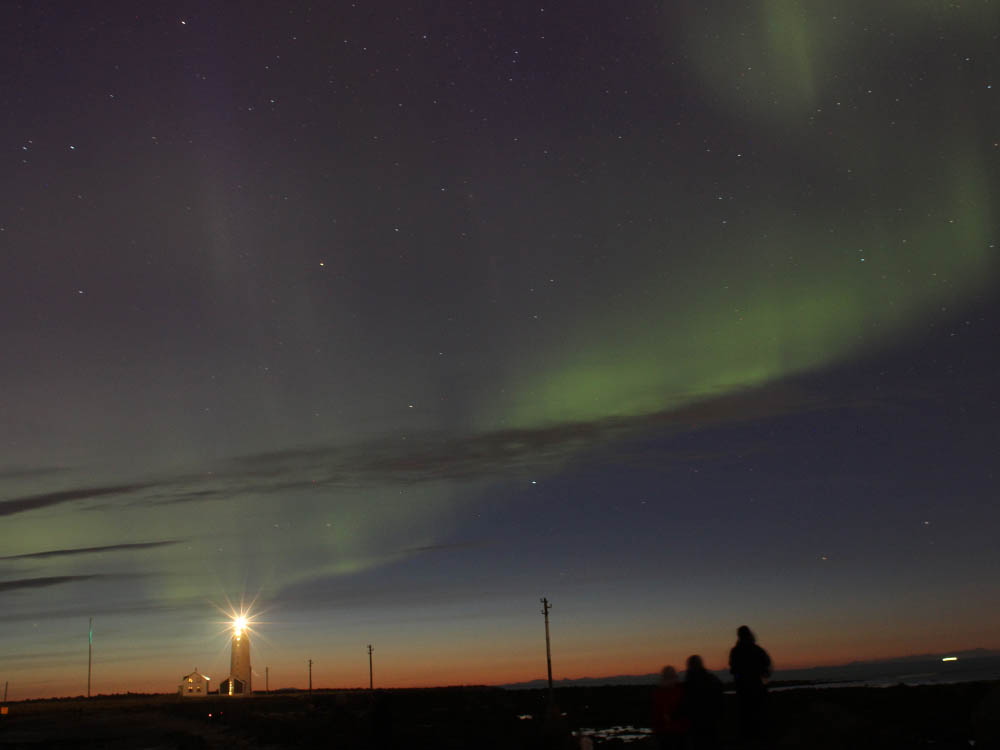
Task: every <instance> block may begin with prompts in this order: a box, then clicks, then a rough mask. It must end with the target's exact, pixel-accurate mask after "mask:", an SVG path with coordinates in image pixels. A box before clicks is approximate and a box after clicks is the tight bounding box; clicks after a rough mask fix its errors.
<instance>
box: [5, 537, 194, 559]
mask: <svg viewBox="0 0 1000 750" xmlns="http://www.w3.org/2000/svg"><path fill="white" fill-rule="evenodd" d="M181 541H182V540H180V539H172V540H169V541H162V542H134V543H132V544H108V545H104V546H102V547H76V548H73V549H53V550H46V551H44V552H29V553H27V554H23V555H6V556H3V557H0V560H30V559H36V558H45V557H63V556H68V555H90V554H94V553H97V552H124V551H127V550H140V549H156V548H157V547H169V546H171V545H173V544H180V543H181Z"/></svg>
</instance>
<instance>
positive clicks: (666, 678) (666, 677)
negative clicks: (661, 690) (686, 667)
mask: <svg viewBox="0 0 1000 750" xmlns="http://www.w3.org/2000/svg"><path fill="white" fill-rule="evenodd" d="M660 684H661V685H676V684H677V670H676V669H674V668H673V667H664V668H663V671H662V672H661V673H660Z"/></svg>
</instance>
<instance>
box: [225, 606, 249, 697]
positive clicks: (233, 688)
mask: <svg viewBox="0 0 1000 750" xmlns="http://www.w3.org/2000/svg"><path fill="white" fill-rule="evenodd" d="M252 684H253V683H252V677H251V671H250V631H249V629H248V628H247V618H246V617H244V616H243V615H240V616H239V617H237V618H236V619H235V620H233V647H232V654H231V656H230V658H229V677H227V678H226V679H225V681H224V682H223V683H222V684H221V685H219V693H220V694H222V695H249V694H250V692H251V690H252Z"/></svg>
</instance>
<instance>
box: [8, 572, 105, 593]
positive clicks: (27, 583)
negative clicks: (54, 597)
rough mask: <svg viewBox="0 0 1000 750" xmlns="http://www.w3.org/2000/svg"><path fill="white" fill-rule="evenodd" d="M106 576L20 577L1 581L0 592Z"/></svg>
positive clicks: (57, 584)
mask: <svg viewBox="0 0 1000 750" xmlns="http://www.w3.org/2000/svg"><path fill="white" fill-rule="evenodd" d="M106 577H107V576H103V575H99V574H96V573H95V574H93V575H83V576H47V577H45V578H20V579H17V580H14V581H0V593H3V592H5V591H18V590H21V589H42V588H47V587H49V586H59V585H61V584H63V583H76V582H78V581H89V580H92V579H94V578H106Z"/></svg>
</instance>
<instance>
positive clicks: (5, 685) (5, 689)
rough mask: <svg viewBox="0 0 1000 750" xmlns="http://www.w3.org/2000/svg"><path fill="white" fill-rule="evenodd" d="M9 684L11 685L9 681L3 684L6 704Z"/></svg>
mask: <svg viewBox="0 0 1000 750" xmlns="http://www.w3.org/2000/svg"><path fill="white" fill-rule="evenodd" d="M9 684H10V683H9V682H8V681H6V680H4V683H3V702H4V703H6V702H7V685H9Z"/></svg>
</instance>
